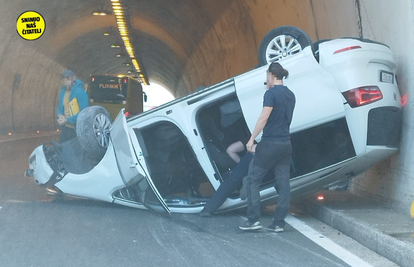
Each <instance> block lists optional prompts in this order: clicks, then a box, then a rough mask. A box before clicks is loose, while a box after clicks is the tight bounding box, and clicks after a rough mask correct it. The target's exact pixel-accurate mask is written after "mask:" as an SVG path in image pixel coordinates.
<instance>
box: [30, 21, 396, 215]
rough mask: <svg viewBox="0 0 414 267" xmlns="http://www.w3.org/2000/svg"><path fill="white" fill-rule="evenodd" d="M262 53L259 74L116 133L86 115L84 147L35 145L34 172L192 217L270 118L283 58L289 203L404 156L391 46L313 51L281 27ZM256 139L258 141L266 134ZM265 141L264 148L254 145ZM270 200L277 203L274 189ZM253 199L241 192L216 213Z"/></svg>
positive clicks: (49, 182)
mask: <svg viewBox="0 0 414 267" xmlns="http://www.w3.org/2000/svg"><path fill="white" fill-rule="evenodd" d="M264 42H265V43H264V44H262V46H261V47H262V48H261V52H260V53H261V55H260V58H261V60H260V61H261V63H262V64H264V65H263V66H262V67H259V68H256V69H254V70H251V71H249V72H246V73H244V74H241V75H238V76H236V77H233V78H230V79H228V80H226V81H223V82H221V83H219V84H216V85H213V86H210V87H208V88H206V89H203V90H200V91H196V92H194V93H192V94H190V95H187V96H184V97H182V98H180V99H176V100H174V101H172V102H169V103H167V104H165V105H163V106H160V107H158V108H156V109H153V110H151V111H148V112H145V113H143V114H140V115H137V116H134V117H132V118H129V119H127V118H126V117H125V115H124V113H123V111H121V112H120V113H119V115H118V117H117V118H116V120H115V121H114V122H113V123H112V122H111V120H110V118H109V115H108V113H107V112H106V111H105V110H104V109H103V108H102V107H99V106H94V107H89V108H87V109H85V110H83V111H82V112H81V114H80V115H79V118H78V122H77V133H78V138H77V139H75V140H72V141H69V142H67V143H63V144H56V143H49V144H44V145H42V146H39V147H37V148H36V149H35V150H34V151H33V153H32V154H31V155H30V158H29V165H30V167H29V170H28V171H27V173H28V174H30V175H33V177H34V180H35V182H36V184H38V185H44V186H54V188H56V189H57V190H60V191H61V192H62V193H64V194H69V195H75V196H81V197H87V198H91V199H97V200H102V201H107V202H113V203H118V204H122V205H126V206H130V207H137V208H149V209H153V210H156V211H161V212H168V213H170V212H182V213H196V212H199V211H201V209H202V208H203V206H204V204H205V203H206V201H207V200H208V198H209V197H210V196H211V195H212V194H213V193H214V191H215V190H216V189H217V188H218V187H219V186H220V183H221V182H222V181H223V178H222V177H225V175H224V174H225V173H226V172H228V171H230V170H231V169H232V168H233V167H234V166H235V163H234V161H232V160H231V159H230V158H229V156H228V155H227V154H226V152H225V149H226V147H227V146H228V145H229V144H230V143H232V142H234V141H237V140H234V138H235V134H234V133H237V135H240V134H242V135H245V136H249V135H250V131H252V130H253V128H254V126H255V125H254V124H255V123H256V121H257V118H258V117H259V115H260V112H261V110H262V100H263V94H264V92H265V87H266V86H265V85H264V82H265V81H266V70H267V64H266V63H268V62H271V61H273V60H279V62H280V63H281V64H282V65H283V67H284V68H285V69H287V70H288V71H289V73H290V74H289V78H288V79H287V80H285V85H287V86H288V87H289V88H290V89H291V90H292V91H293V92H294V93H295V96H296V108H295V111H294V114H293V121H292V124H291V133H292V135H291V142H292V147H293V158H292V162H291V178H290V181H291V190H292V196H293V197H295V196H300V195H304V194H308V193H311V192H314V191H316V190H318V189H320V188H322V187H325V186H328V185H332V184H334V183H336V182H338V181H341V180H347V179H350V178H352V177H355V176H356V175H358V174H360V173H362V172H364V171H365V170H367V169H368V168H370V167H371V166H373V165H374V164H375V163H377V162H379V161H381V160H384V159H386V158H387V157H390V156H391V155H392V154H394V153H395V152H397V150H398V145H399V138H400V125H401V101H400V93H399V90H398V86H397V83H396V79H395V60H394V57H393V54H392V52H391V51H390V49H389V47H387V46H386V45H384V44H380V43H376V42H373V41H369V40H361V39H355V38H342V39H335V40H326V41H320V42H317V43H313V44H312V43H310V39H309V37H307V35H306V34H305V33H303V32H302V31H300V30H299V29H297V28H294V27H290V26H284V27H281V28H277V29H275V30H274V31H272V32H271V34H270V35H268V36H267V37H266V38H265V40H264ZM259 136H260V135H259ZM258 141H259V140H258ZM261 198H262V200H263V201H269V202H271V201H274V200H275V199H276V198H277V193H276V191H275V189H274V188H273V183H272V180H271V179H265V180H264V181H263V184H262V187H261ZM244 205H246V201H243V200H241V199H240V198H239V196H238V195H237V194H233V195H232V196H231V197H229V198H228V199H227V201H226V202H225V203H224V204H223V206H222V207H221V208H220V209H221V210H228V209H235V208H239V207H242V206H244Z"/></svg>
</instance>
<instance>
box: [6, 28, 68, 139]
mask: <svg viewBox="0 0 414 267" xmlns="http://www.w3.org/2000/svg"><path fill="white" fill-rule="evenodd" d="M1 36H2V42H1V43H0V55H1V60H0V70H1V71H0V88H1V98H0V134H7V133H9V132H12V133H15V132H20V133H22V132H34V131H37V130H40V131H44V130H56V123H55V118H56V115H55V110H56V105H57V103H56V101H57V91H58V88H59V84H60V72H61V71H62V70H63V69H64V67H63V66H62V65H60V64H59V63H58V62H56V61H54V60H52V59H51V58H49V57H47V56H45V55H43V54H42V53H38V52H37V51H36V50H34V49H33V48H32V47H31V46H30V45H28V43H27V41H24V40H22V39H21V38H20V37H14V36H10V35H7V34H2V35H1Z"/></svg>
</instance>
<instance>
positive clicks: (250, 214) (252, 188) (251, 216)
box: [243, 142, 275, 222]
mask: <svg viewBox="0 0 414 267" xmlns="http://www.w3.org/2000/svg"><path fill="white" fill-rule="evenodd" d="M274 147H275V146H274V145H272V144H269V143H265V142H260V143H259V144H258V146H257V148H256V153H255V156H254V158H253V160H252V162H251V163H250V166H249V173H248V175H247V178H245V179H243V183H244V182H245V181H246V182H247V185H246V188H247V198H248V201H247V219H248V220H249V221H250V222H254V221H257V220H258V219H259V218H260V185H261V184H262V180H263V177H264V176H265V175H266V173H268V172H269V170H270V169H271V168H272V167H273V166H274V164H275V162H274V161H275V157H274V156H273V155H274V154H275V150H274Z"/></svg>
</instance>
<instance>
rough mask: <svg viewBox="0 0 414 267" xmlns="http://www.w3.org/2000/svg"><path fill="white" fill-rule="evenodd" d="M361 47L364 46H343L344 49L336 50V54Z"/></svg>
mask: <svg viewBox="0 0 414 267" xmlns="http://www.w3.org/2000/svg"><path fill="white" fill-rule="evenodd" d="M359 48H362V47H360V46H359V45H354V46H348V47H345V48H342V49H339V50H336V51H335V52H334V55H335V54H339V53H342V52H346V51H350V50H354V49H359Z"/></svg>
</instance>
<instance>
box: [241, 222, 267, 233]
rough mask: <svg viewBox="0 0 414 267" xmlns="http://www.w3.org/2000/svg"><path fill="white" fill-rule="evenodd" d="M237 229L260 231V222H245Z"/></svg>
mask: <svg viewBox="0 0 414 267" xmlns="http://www.w3.org/2000/svg"><path fill="white" fill-rule="evenodd" d="M239 228H240V229H241V230H243V231H251V230H260V229H262V225H261V224H260V221H255V222H251V221H249V220H247V221H245V222H244V223H242V224H241V225H240V226H239Z"/></svg>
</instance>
